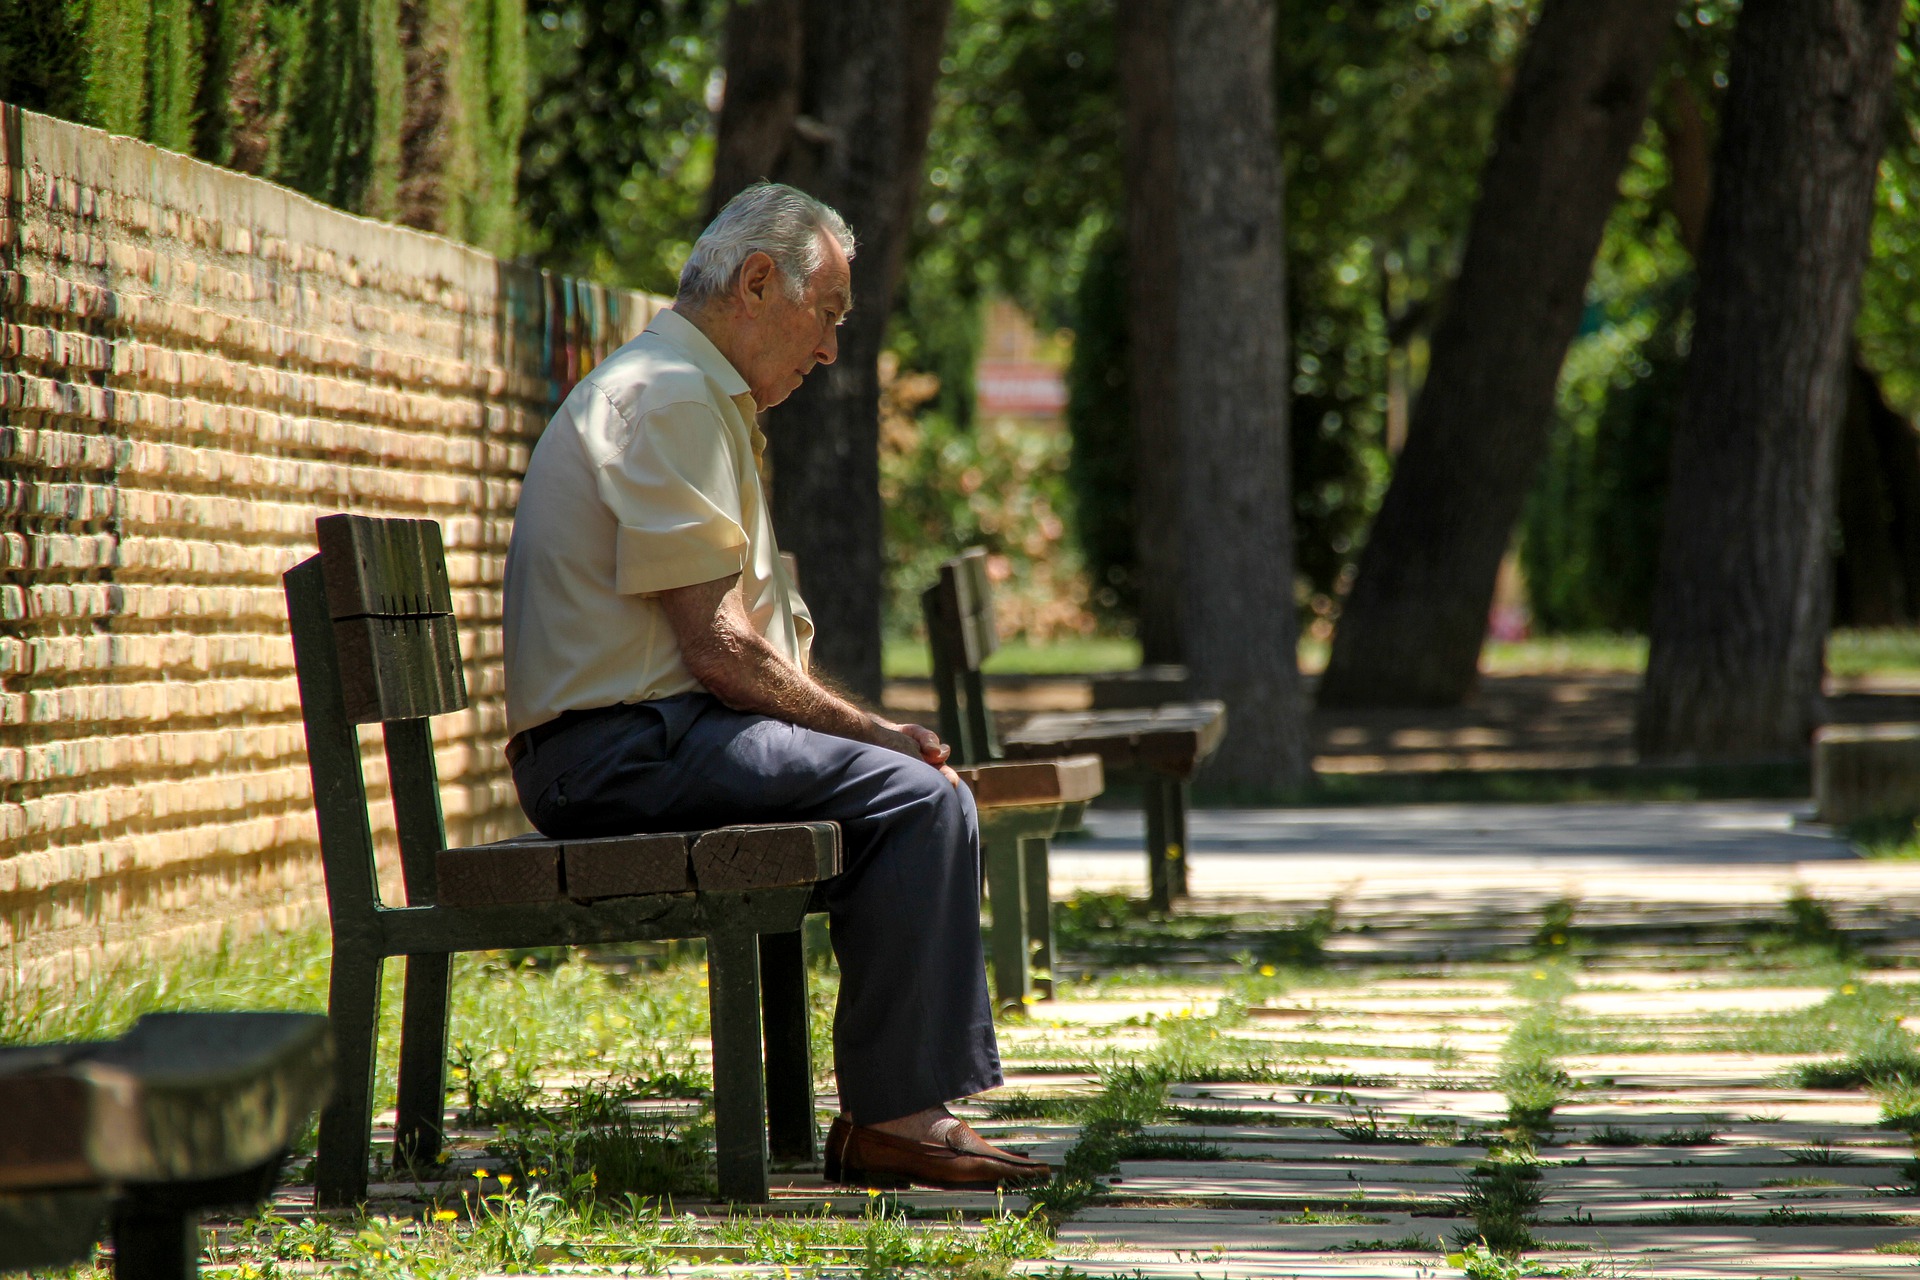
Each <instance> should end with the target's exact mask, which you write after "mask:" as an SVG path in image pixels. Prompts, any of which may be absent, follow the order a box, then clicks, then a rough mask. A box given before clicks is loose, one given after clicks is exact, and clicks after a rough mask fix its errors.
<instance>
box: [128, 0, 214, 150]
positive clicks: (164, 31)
mask: <svg viewBox="0 0 1920 1280" xmlns="http://www.w3.org/2000/svg"><path fill="white" fill-rule="evenodd" d="M196 25H197V24H196V23H195V21H194V5H193V4H192V0H152V7H151V8H150V9H149V10H148V23H147V67H146V70H147V113H146V117H147V118H146V121H145V127H144V128H143V129H142V130H141V134H140V136H141V137H143V138H145V139H146V140H147V141H148V142H152V143H155V144H157V145H159V146H162V147H166V148H168V149H169V150H173V151H190V150H192V149H193V109H194V99H195V98H196V97H197V96H198V95H197V92H196V91H197V90H198V88H199V82H200V50H199V47H198V43H199V42H198V41H197V40H196V39H195V36H194V27H195V26H196Z"/></svg>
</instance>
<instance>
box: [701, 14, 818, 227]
mask: <svg viewBox="0 0 1920 1280" xmlns="http://www.w3.org/2000/svg"><path fill="white" fill-rule="evenodd" d="M805 8H806V6H805V5H804V4H803V3H802V0H735V3H734V5H733V8H732V9H731V10H729V11H728V13H727V29H726V35H725V37H724V40H725V53H726V62H727V96H726V100H725V102H724V103H723V104H722V106H721V109H720V123H719V130H718V134H719V136H718V138H717V139H716V142H715V146H714V154H713V184H712V186H710V187H709V188H708V189H707V220H708V221H712V219H713V216H714V215H715V214H717V213H719V212H720V206H721V205H723V204H725V203H726V202H727V201H728V200H730V199H732V198H733V196H734V195H735V194H737V193H738V192H739V191H740V190H741V189H742V188H743V187H746V186H747V185H749V184H750V183H754V182H758V181H759V180H760V179H762V178H770V177H772V176H773V171H774V167H775V166H776V165H778V164H779V163H780V157H781V156H782V155H783V154H784V153H785V151H786V149H787V141H788V139H789V138H790V137H791V136H792V134H793V125H794V118H795V117H796V116H798V115H799V114H800V77H801V75H802V74H803V72H804V65H803V62H802V58H803V56H804V53H805V50H806V40H805V37H804V34H803V33H804V32H805V30H806V26H805V23H806V13H805Z"/></svg>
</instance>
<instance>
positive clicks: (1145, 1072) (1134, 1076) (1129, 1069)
mask: <svg viewBox="0 0 1920 1280" xmlns="http://www.w3.org/2000/svg"><path fill="white" fill-rule="evenodd" d="M1173 1079H1174V1075H1173V1073H1172V1072H1170V1071H1169V1070H1168V1069H1167V1068H1166V1067H1165V1066H1164V1065H1161V1064H1159V1063H1154V1064H1152V1065H1148V1066H1139V1065H1129V1066H1124V1067H1117V1068H1114V1069H1113V1070H1110V1071H1108V1072H1106V1073H1105V1074H1104V1076H1103V1077H1102V1081H1101V1084H1102V1088H1101V1091H1100V1095H1099V1096H1098V1097H1097V1098H1095V1099H1094V1100H1093V1101H1092V1103H1091V1104H1089V1106H1088V1107H1087V1109H1086V1112H1085V1113H1084V1119H1082V1121H1081V1123H1080V1137H1079V1139H1078V1140H1077V1141H1075V1143H1074V1144H1073V1145H1072V1146H1071V1147H1069V1148H1068V1149H1067V1154H1066V1155H1065V1156H1064V1157H1063V1158H1062V1160H1061V1163H1060V1167H1059V1169H1058V1170H1057V1171H1056V1172H1055V1173H1054V1175H1053V1180H1052V1181H1051V1182H1049V1183H1047V1184H1046V1185H1045V1186H1043V1187H1038V1188H1035V1189H1034V1191H1033V1193H1032V1196H1031V1203H1032V1205H1033V1208H1034V1211H1035V1212H1036V1213H1039V1214H1041V1215H1043V1216H1044V1217H1045V1218H1046V1219H1047V1220H1048V1221H1050V1222H1054V1223H1058V1222H1059V1221H1060V1220H1061V1219H1063V1218H1065V1217H1066V1216H1068V1215H1069V1214H1072V1213H1073V1212H1075V1211H1076V1210H1078V1209H1079V1208H1081V1207H1082V1206H1083V1205H1085V1204H1086V1203H1087V1202H1088V1201H1090V1200H1092V1199H1093V1198H1094V1197H1096V1196H1098V1195H1099V1194H1100V1193H1101V1189H1102V1188H1101V1183H1100V1179H1101V1178H1103V1177H1106V1176H1108V1175H1109V1174H1111V1173H1113V1171H1114V1170H1115V1169H1116V1168H1117V1167H1118V1166H1119V1164H1120V1161H1121V1160H1122V1159H1124V1158H1126V1157H1125V1152H1126V1150H1127V1149H1128V1147H1129V1145H1130V1144H1131V1143H1132V1142H1133V1141H1134V1140H1135V1138H1136V1137H1137V1135H1138V1134H1139V1132H1140V1130H1142V1129H1144V1128H1145V1127H1146V1126H1147V1125H1149V1124H1151V1123H1153V1121H1154V1120H1156V1119H1157V1118H1158V1117H1159V1115H1160V1112H1161V1110H1162V1108H1163V1107H1164V1106H1165V1105H1166V1100H1167V1086H1168V1084H1169V1083H1170V1082H1171V1081H1172V1080H1173Z"/></svg>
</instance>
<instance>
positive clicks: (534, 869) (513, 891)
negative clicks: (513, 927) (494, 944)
mask: <svg viewBox="0 0 1920 1280" xmlns="http://www.w3.org/2000/svg"><path fill="white" fill-rule="evenodd" d="M561 848H562V846H561V844H560V842H558V841H556V840H540V839H537V838H536V839H529V838H520V839H515V840H501V841H497V842H496V843H493V844H481V845H472V846H469V847H467V848H462V849H442V850H441V851H440V856H439V857H438V858H437V859H436V860H435V865H436V867H437V869H438V872H439V877H440V905H441V906H446V907H491V906H501V905H505V904H507V903H515V902H553V901H556V900H558V899H560V898H563V897H565V896H566V894H565V893H564V892H563V891H562V889H561V884H560V852H561Z"/></svg>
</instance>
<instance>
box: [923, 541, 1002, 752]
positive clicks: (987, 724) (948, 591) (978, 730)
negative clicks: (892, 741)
mask: <svg viewBox="0 0 1920 1280" xmlns="http://www.w3.org/2000/svg"><path fill="white" fill-rule="evenodd" d="M920 607H921V610H922V611H923V612H924V613H925V615H926V620H927V647H928V649H929V650H930V651H931V652H932V655H933V688H934V693H935V695H936V696H937V697H938V698H939V700H940V736H941V737H943V738H945V739H946V740H947V742H948V743H950V744H951V745H952V746H953V753H954V755H955V756H956V757H957V759H956V761H955V763H957V764H961V765H976V764H985V763H987V762H988V761H991V760H997V759H999V758H1000V743H999V741H998V739H996V738H995V737H994V734H993V716H992V714H991V713H990V712H989V711H988V710H987V698H986V678H985V677H984V676H982V675H981V673H980V668H981V665H982V664H984V663H985V662H986V660H987V659H988V658H989V657H991V656H992V655H993V652H994V651H995V650H996V649H998V648H999V647H1000V637H999V633H998V632H997V631H995V629H994V622H993V590H992V588H991V587H990V586H989V584H988V580H987V553H986V551H985V550H984V549H982V548H980V547H969V548H968V549H967V550H965V551H963V552H961V553H960V554H959V555H957V556H955V557H954V558H953V559H951V560H948V561H946V562H945V563H943V564H942V565H941V566H940V576H939V577H938V578H937V579H935V581H934V584H933V585H932V586H931V587H928V588H927V589H926V590H925V591H924V592H922V593H921V595H920Z"/></svg>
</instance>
